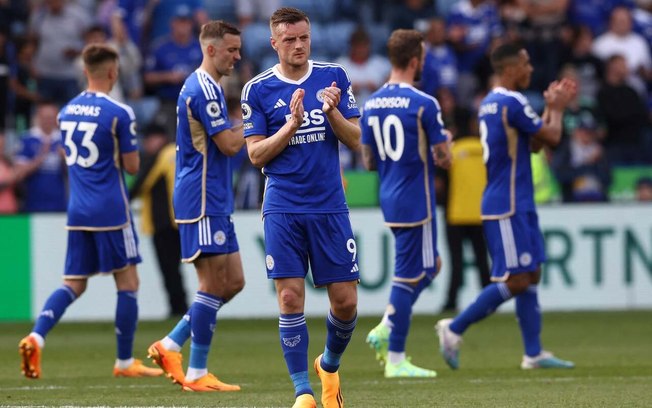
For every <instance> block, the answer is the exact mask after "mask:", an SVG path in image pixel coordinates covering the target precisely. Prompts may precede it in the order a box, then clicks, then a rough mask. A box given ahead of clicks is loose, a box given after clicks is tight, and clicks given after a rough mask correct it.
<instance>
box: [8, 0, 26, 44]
mask: <svg viewBox="0 0 652 408" xmlns="http://www.w3.org/2000/svg"><path fill="white" fill-rule="evenodd" d="M31 3H32V2H30V1H25V0H2V1H0V27H2V30H3V32H4V33H5V34H7V35H8V36H9V37H22V36H24V35H25V34H26V33H27V20H28V19H29V12H30V6H32V4H31Z"/></svg>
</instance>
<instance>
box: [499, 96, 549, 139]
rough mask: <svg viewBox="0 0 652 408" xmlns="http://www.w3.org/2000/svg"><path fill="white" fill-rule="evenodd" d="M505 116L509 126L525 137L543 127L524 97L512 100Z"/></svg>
mask: <svg viewBox="0 0 652 408" xmlns="http://www.w3.org/2000/svg"><path fill="white" fill-rule="evenodd" d="M507 115H508V121H509V124H510V126H513V127H515V128H516V129H518V130H519V131H521V132H522V133H525V134H527V135H531V134H533V133H536V132H538V131H539V129H541V126H543V122H542V121H541V118H540V117H539V115H538V114H537V113H536V112H535V111H534V109H532V106H530V104H529V103H528V102H527V100H525V98H524V97H523V98H522V99H521V98H513V99H512V101H511V103H510V106H509V110H508V114H507Z"/></svg>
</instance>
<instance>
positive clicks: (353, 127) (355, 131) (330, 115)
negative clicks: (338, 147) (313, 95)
mask: <svg viewBox="0 0 652 408" xmlns="http://www.w3.org/2000/svg"><path fill="white" fill-rule="evenodd" d="M323 96H324V104H323V105H322V108H321V110H322V111H323V112H324V113H325V114H326V119H328V123H330V125H331V128H333V132H334V133H335V136H337V138H338V139H339V141H340V142H342V143H344V144H345V145H346V147H348V148H349V149H351V150H353V151H358V150H359V149H360V133H361V132H360V124H359V123H358V118H357V117H352V118H349V119H346V118H345V117H344V116H342V112H340V111H339V109H337V105H338V104H339V103H340V99H341V96H342V90H341V89H340V88H338V87H337V82H335V81H333V83H332V84H331V86H329V87H327V88H324V93H323Z"/></svg>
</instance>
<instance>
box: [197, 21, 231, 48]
mask: <svg viewBox="0 0 652 408" xmlns="http://www.w3.org/2000/svg"><path fill="white" fill-rule="evenodd" d="M226 34H232V35H240V30H239V29H238V27H236V26H234V25H233V24H231V23H229V22H226V21H224V20H213V21H209V22H208V23H206V24H204V25H202V26H201V30H200V31H199V42H200V43H203V42H204V41H210V40H217V39H220V38H224V36H225V35H226Z"/></svg>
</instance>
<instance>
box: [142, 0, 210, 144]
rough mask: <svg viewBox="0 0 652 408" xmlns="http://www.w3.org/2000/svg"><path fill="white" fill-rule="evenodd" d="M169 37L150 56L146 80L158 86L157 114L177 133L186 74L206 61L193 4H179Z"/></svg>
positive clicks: (147, 63)
mask: <svg viewBox="0 0 652 408" xmlns="http://www.w3.org/2000/svg"><path fill="white" fill-rule="evenodd" d="M170 25H171V27H172V31H171V32H170V36H169V38H168V39H166V40H165V41H163V43H161V44H160V45H159V46H158V47H156V48H155V49H154V50H153V52H152V54H151V55H150V56H149V57H148V58H147V62H146V67H145V84H146V85H147V86H149V87H151V88H152V89H153V90H154V93H155V94H156V96H157V97H158V98H159V100H160V102H161V107H160V109H159V111H158V114H157V115H156V117H155V119H154V120H155V121H156V123H158V124H160V125H162V126H164V127H165V129H166V133H168V134H171V135H172V134H176V108H177V97H178V96H179V91H180V90H181V86H182V85H183V82H184V81H185V79H186V77H187V76H188V75H190V73H191V72H192V71H194V70H195V69H197V68H198V67H199V64H201V61H202V53H201V46H200V44H199V40H198V39H197V37H196V36H195V35H194V34H193V27H194V23H193V15H192V13H191V10H190V8H189V7H187V6H185V5H182V6H179V7H177V9H176V11H175V14H174V17H173V18H172V20H171V22H170Z"/></svg>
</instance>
